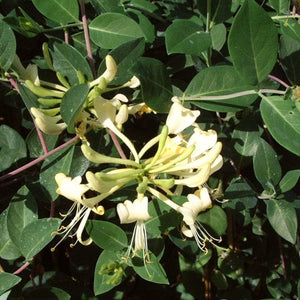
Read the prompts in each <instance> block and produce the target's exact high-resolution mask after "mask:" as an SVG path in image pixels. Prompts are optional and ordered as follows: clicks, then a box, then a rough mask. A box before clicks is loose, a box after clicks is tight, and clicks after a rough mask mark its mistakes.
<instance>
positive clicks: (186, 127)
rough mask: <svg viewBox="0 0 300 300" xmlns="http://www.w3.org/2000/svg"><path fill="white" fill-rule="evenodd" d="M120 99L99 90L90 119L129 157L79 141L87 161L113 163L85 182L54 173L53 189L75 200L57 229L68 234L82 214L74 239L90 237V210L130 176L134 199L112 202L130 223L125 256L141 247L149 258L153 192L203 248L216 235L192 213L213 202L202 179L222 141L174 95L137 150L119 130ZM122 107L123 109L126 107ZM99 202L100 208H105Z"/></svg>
mask: <svg viewBox="0 0 300 300" xmlns="http://www.w3.org/2000/svg"><path fill="white" fill-rule="evenodd" d="M119 101H121V99H118V97H116V98H115V99H112V100H110V101H109V100H106V99H103V98H102V97H101V96H99V97H98V98H96V99H95V101H94V109H93V111H92V113H93V114H95V115H96V116H97V119H96V120H95V121H94V124H96V123H97V124H98V126H99V127H105V128H109V129H110V130H112V131H113V132H114V133H115V134H116V135H117V136H118V137H119V138H120V139H121V140H122V141H123V143H124V144H125V145H126V146H127V147H128V148H129V150H130V153H131V155H132V158H133V159H121V158H114V157H109V156H106V155H103V154H101V153H98V152H96V151H95V150H93V149H92V148H91V147H90V145H89V144H88V143H87V142H83V143H82V146H81V150H82V152H83V154H84V156H85V157H86V158H87V159H88V160H89V161H91V162H93V163H96V164H99V165H100V166H101V164H111V165H113V166H118V167H113V168H110V169H109V170H108V171H107V170H102V171H99V172H95V173H94V172H91V171H88V172H86V174H85V179H86V182H87V183H86V184H82V183H81V178H80V177H76V178H74V179H71V178H69V177H66V176H65V175H61V174H58V175H57V178H56V180H57V183H58V186H59V189H58V191H57V192H58V193H59V194H60V195H63V196H65V197H66V198H68V199H70V200H72V201H74V204H73V205H74V207H76V215H75V218H74V219H73V221H72V222H71V223H70V224H69V225H68V226H67V227H65V228H63V231H62V232H66V233H65V234H69V232H70V230H71V227H73V226H75V224H76V223H77V222H79V221H80V220H81V221H80V225H79V227H78V229H77V234H76V235H77V240H78V241H79V242H81V243H83V244H88V243H90V240H87V241H84V242H83V241H82V239H81V234H82V230H83V227H84V224H85V222H86V219H87V218H88V214H89V213H90V211H95V212H97V213H98V214H99V206H98V207H97V205H98V204H99V202H100V201H102V200H103V199H106V198H108V197H109V196H110V195H112V194H113V193H114V192H116V191H117V190H119V189H121V188H122V187H123V186H124V185H126V184H127V183H129V182H131V181H135V182H137V187H136V191H137V197H136V199H135V200H133V201H132V200H126V201H124V202H123V203H118V204H117V206H116V210H117V213H118V216H119V218H120V223H121V224H127V223H135V226H134V229H133V234H132V239H131V243H130V245H129V248H128V250H127V254H126V255H125V257H126V259H128V258H129V257H130V255H131V253H132V254H133V256H134V255H135V254H136V253H137V252H138V251H142V254H143V258H144V264H146V263H147V262H149V255H148V251H149V250H148V243H147V231H146V225H145V222H146V221H147V220H149V219H150V218H151V217H152V216H150V215H149V213H148V203H149V201H151V199H152V198H153V197H154V198H157V199H159V200H160V201H163V202H164V203H165V204H167V205H169V206H170V207H171V208H172V209H174V210H175V211H176V212H178V213H179V214H181V215H182V218H183V224H182V228H181V231H182V233H183V234H184V235H185V236H186V237H194V238H195V240H196V243H197V245H198V246H199V248H200V249H201V250H203V251H206V242H210V243H214V242H215V241H218V239H215V238H214V237H212V236H211V235H210V234H209V232H208V231H207V230H206V229H205V228H204V226H203V225H202V224H201V223H199V221H197V216H198V215H199V213H201V212H203V211H206V210H208V209H209V208H211V207H212V200H211V198H210V195H209V190H208V188H207V187H206V182H207V180H208V178H209V176H210V175H211V174H212V173H214V172H216V171H217V170H219V169H220V168H221V167H222V164H223V159H222V156H221V154H220V152H221V149H222V144H221V143H220V142H218V141H217V133H216V132H215V131H214V130H208V131H203V130H201V128H200V127H199V126H198V124H197V123H196V122H195V121H196V119H197V118H198V116H199V115H200V112H199V111H198V110H190V109H187V108H185V107H184V106H183V105H182V103H181V102H180V100H179V99H178V98H177V97H173V98H172V102H173V104H172V106H171V108H170V112H169V114H168V116H167V119H166V125H165V126H164V127H163V128H162V130H161V132H160V134H159V135H157V136H156V137H154V138H152V139H151V140H150V141H148V142H147V143H146V144H145V145H144V147H143V148H142V149H141V150H140V151H139V152H138V151H137V150H136V149H135V147H134V145H133V144H132V142H131V141H130V140H129V139H128V138H127V137H126V136H125V135H124V134H123V133H122V132H121V130H120V125H121V124H122V120H125V119H126V118H127V116H126V115H125V117H124V115H122V114H123V113H124V112H123V108H121V107H122V104H121V103H120V102H119ZM120 105H121V106H120ZM118 107H120V108H119V109H118ZM124 110H126V111H128V110H129V108H128V107H127V108H126V109H124ZM117 111H118V112H117ZM120 120H121V121H120ZM153 147H156V148H157V150H156V153H155V155H153V156H152V157H150V158H149V157H146V153H147V152H148V151H149V150H150V149H151V148H153ZM184 188H188V190H193V191H194V192H193V193H189V194H188V195H187V201H186V202H184V203H182V204H181V205H179V204H177V203H175V202H174V201H172V200H171V199H172V198H171V196H172V195H181V194H182V192H183V189H184ZM88 190H90V191H91V192H92V193H95V194H97V195H96V196H95V197H92V198H86V197H85V196H84V195H85V193H86V192H87V191H88ZM100 207H101V209H100V214H101V213H103V212H104V209H103V208H102V206H100ZM71 210H72V208H71ZM71 210H70V212H71ZM70 212H69V213H70ZM69 213H68V214H69Z"/></svg>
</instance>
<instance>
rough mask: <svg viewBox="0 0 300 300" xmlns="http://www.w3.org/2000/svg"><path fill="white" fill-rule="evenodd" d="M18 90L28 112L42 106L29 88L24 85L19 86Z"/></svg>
mask: <svg viewBox="0 0 300 300" xmlns="http://www.w3.org/2000/svg"><path fill="white" fill-rule="evenodd" d="M18 88H19V93H20V95H21V98H22V100H23V102H24V104H25V105H26V107H27V109H28V111H30V109H31V107H39V106H40V104H39V103H38V101H37V99H38V97H37V96H36V95H35V94H34V93H32V91H31V90H30V89H29V88H27V87H26V86H25V85H22V84H18Z"/></svg>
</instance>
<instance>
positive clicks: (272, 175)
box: [253, 138, 281, 190]
mask: <svg viewBox="0 0 300 300" xmlns="http://www.w3.org/2000/svg"><path fill="white" fill-rule="evenodd" d="M253 167H254V173H255V177H256V178H257V180H258V181H259V182H260V184H261V185H262V186H263V188H264V189H265V190H269V189H270V186H269V183H270V182H271V183H272V184H273V185H277V184H278V182H279V180H280V178H281V167H280V164H279V161H278V157H277V154H276V152H275V151H274V150H273V148H272V147H271V146H270V145H269V144H268V143H267V142H266V141H265V140H263V139H261V138H260V139H259V141H258V146H257V149H256V152H255V154H254V156H253Z"/></svg>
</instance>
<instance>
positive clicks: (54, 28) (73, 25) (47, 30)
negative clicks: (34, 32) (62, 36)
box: [42, 22, 82, 32]
mask: <svg viewBox="0 0 300 300" xmlns="http://www.w3.org/2000/svg"><path fill="white" fill-rule="evenodd" d="M78 26H82V22H77V23H73V24H66V25H62V26H57V27H53V28H47V29H44V30H43V31H42V32H51V31H57V30H63V29H65V28H72V27H78Z"/></svg>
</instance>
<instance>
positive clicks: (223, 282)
mask: <svg viewBox="0 0 300 300" xmlns="http://www.w3.org/2000/svg"><path fill="white" fill-rule="evenodd" d="M211 281H212V283H213V285H214V286H215V287H217V289H218V290H226V289H227V288H228V282H227V278H226V276H225V275H224V274H223V273H222V272H220V271H219V270H213V273H212V275H211Z"/></svg>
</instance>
